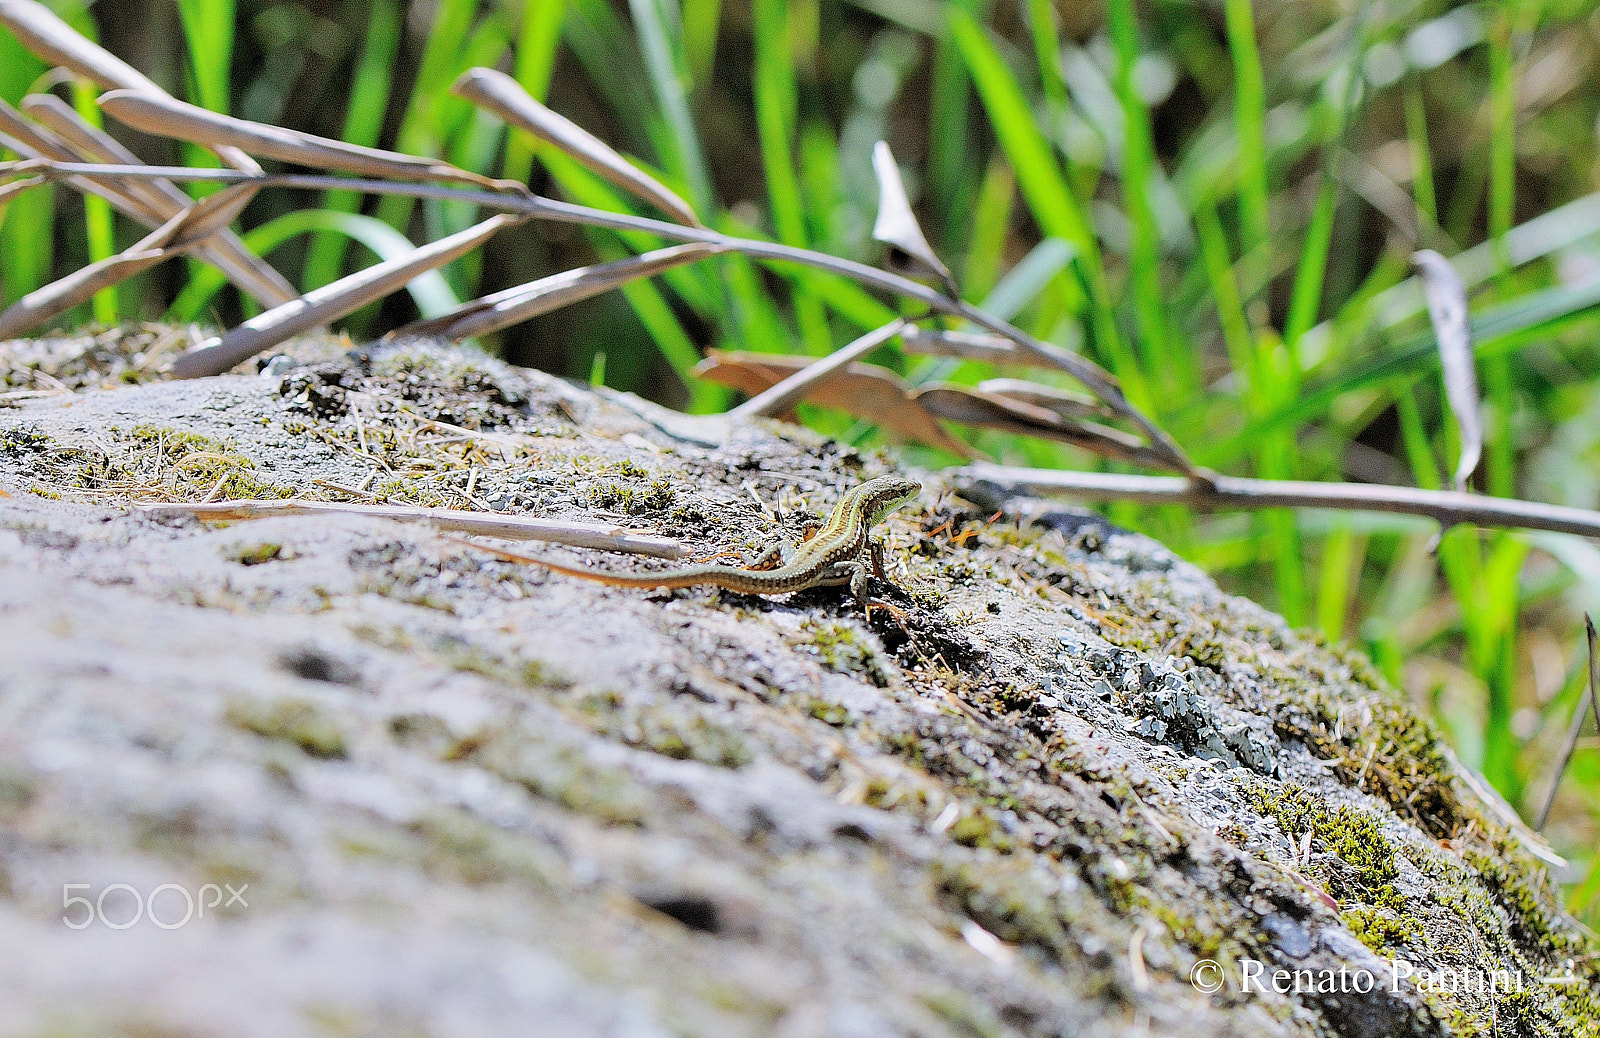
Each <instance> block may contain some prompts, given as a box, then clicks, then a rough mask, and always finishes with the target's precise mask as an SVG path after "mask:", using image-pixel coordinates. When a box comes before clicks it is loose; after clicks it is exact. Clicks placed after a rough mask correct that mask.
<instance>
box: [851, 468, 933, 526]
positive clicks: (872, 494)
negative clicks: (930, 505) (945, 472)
mask: <svg viewBox="0 0 1600 1038" xmlns="http://www.w3.org/2000/svg"><path fill="white" fill-rule="evenodd" d="M861 489H862V491H863V492H864V493H865V494H866V508H865V509H864V511H865V513H866V517H867V525H868V526H876V525H878V524H879V523H881V522H883V521H884V519H886V518H887V517H888V515H889V513H890V512H892V511H894V510H895V509H896V508H899V507H900V506H901V505H903V504H905V503H906V502H907V501H910V500H911V499H912V498H914V497H916V496H917V495H918V494H919V493H921V492H922V484H921V483H918V482H917V481H916V480H914V479H907V478H905V477H904V476H879V477H878V478H877V479H874V480H869V481H867V482H866V483H863V484H862V485H861Z"/></svg>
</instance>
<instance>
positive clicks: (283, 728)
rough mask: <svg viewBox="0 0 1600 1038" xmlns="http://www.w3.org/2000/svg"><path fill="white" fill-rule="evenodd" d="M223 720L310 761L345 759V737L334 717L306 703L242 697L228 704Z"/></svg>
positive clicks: (315, 705)
mask: <svg viewBox="0 0 1600 1038" xmlns="http://www.w3.org/2000/svg"><path fill="white" fill-rule="evenodd" d="M224 716H225V717H226V718H227V719H228V722H229V723H230V724H232V725H234V726H235V727H238V728H243V729H244V730H245V731H247V732H253V733H254V734H256V735H259V736H261V737H262V738H264V739H281V740H283V741H285V742H288V743H291V744H293V745H295V746H298V747H299V748H300V749H301V750H302V751H304V752H305V753H307V754H310V755H311V756H313V757H322V758H341V757H344V756H346V755H347V753H346V747H345V737H344V733H343V732H342V731H340V729H339V725H338V722H337V721H336V720H335V718H334V716H333V715H332V714H331V713H330V712H329V711H327V710H324V709H323V708H322V707H321V706H319V705H318V704H316V703H314V702H312V701H310V700H308V699H297V698H292V697H285V698H282V699H274V700H267V701H263V700H260V699H248V698H242V697H241V698H237V699H234V700H232V701H231V702H229V703H228V706H227V708H226V710H225V712H224Z"/></svg>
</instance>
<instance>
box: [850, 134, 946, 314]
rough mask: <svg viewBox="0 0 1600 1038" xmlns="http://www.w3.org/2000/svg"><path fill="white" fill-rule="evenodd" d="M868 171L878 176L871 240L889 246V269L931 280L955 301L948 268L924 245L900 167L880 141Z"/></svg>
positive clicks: (875, 147) (927, 245) (885, 145)
mask: <svg viewBox="0 0 1600 1038" xmlns="http://www.w3.org/2000/svg"><path fill="white" fill-rule="evenodd" d="M872 169H873V172H875V173H876V174H877V175H878V219H877V222H876V223H874V224H873V225H872V237H873V238H874V239H876V240H877V241H881V242H883V243H884V244H885V245H887V246H889V248H890V260H891V264H892V265H893V266H898V267H901V268H903V269H907V270H909V271H911V272H912V273H915V274H920V275H922V276H924V277H931V278H935V279H937V280H938V282H939V284H940V285H941V286H942V287H943V288H944V290H945V291H946V292H947V293H949V295H950V297H951V298H952V299H955V298H959V297H960V295H961V292H960V290H959V288H958V287H957V286H956V282H955V278H953V277H951V276H950V268H949V267H947V266H945V265H944V262H943V261H942V260H940V259H939V257H938V255H937V254H936V253H935V252H934V251H933V247H932V246H930V245H929V244H928V239H927V237H926V236H925V235H924V234H923V233H922V226H921V225H920V224H918V223H917V217H916V214H915V213H913V212H912V211H911V201H910V199H908V198H907V197H906V185H905V183H904V182H903V181H902V180H901V179H900V167H899V165H898V164H896V162H895V161H894V153H893V152H891V151H890V150H889V145H888V144H887V143H886V142H884V141H879V142H878V143H877V144H875V145H873V148H872Z"/></svg>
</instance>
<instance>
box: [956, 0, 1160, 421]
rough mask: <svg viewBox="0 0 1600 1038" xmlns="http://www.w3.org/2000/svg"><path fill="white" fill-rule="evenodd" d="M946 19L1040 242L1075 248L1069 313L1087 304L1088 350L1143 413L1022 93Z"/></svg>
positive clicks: (962, 25)
mask: <svg viewBox="0 0 1600 1038" xmlns="http://www.w3.org/2000/svg"><path fill="white" fill-rule="evenodd" d="M948 20H949V26H950V35H951V39H952V40H953V41H954V42H955V44H956V49H957V51H958V52H959V53H960V54H961V59H962V62H963V63H964V64H965V65H966V69H967V74H968V75H970V76H971V77H972V81H973V83H974V84H975V85H976V86H977V90H978V97H979V100H980V101H982V103H983V107H984V111H986V112H987V113H988V115H989V121H990V123H991V124H993V126H994V131H995V134H996V136H997V137H998V138H999V140H1000V147H1001V149H1002V150H1003V151H1004V152H1005V154H1006V158H1007V159H1008V160H1009V161H1010V163H1011V167H1012V169H1013V170H1015V171H1016V174H1017V183H1018V185H1019V186H1020V187H1021V189H1022V195H1023V197H1024V198H1025V199H1026V200H1027V202H1028V207H1029V210H1030V211H1031V212H1032V214H1033V218H1034V221H1035V222H1036V223H1037V224H1038V225H1039V228H1040V229H1041V230H1042V231H1043V232H1044V233H1045V234H1046V235H1047V236H1053V237H1058V238H1065V239H1066V240H1067V241H1070V242H1072V244H1073V245H1075V246H1076V247H1077V248H1078V250H1079V251H1078V262H1079V264H1080V265H1081V268H1082V276H1083V280H1084V282H1085V285H1086V288H1078V287H1077V286H1075V285H1073V283H1072V282H1071V281H1070V280H1069V281H1067V282H1066V284H1067V286H1069V287H1068V288H1067V289H1066V290H1067V291H1068V293H1069V296H1068V305H1069V307H1070V309H1072V310H1073V311H1074V312H1078V311H1081V310H1082V309H1083V307H1084V305H1085V304H1087V305H1088V309H1089V316H1090V323H1091V326H1092V327H1093V329H1094V336H1095V344H1096V346H1097V347H1098V348H1099V350H1100V351H1101V353H1102V356H1104V357H1105V359H1106V360H1107V362H1108V363H1109V364H1110V365H1111V367H1112V370H1113V371H1114V372H1115V373H1116V374H1117V376H1118V377H1119V378H1120V379H1121V380H1122V383H1123V390H1124V392H1126V393H1127V395H1128V398H1129V400H1130V401H1132V402H1133V404H1134V406H1136V407H1139V408H1141V409H1144V410H1149V409H1150V405H1151V400H1150V393H1149V391H1148V389H1147V387H1146V385H1145V379H1144V374H1143V372H1142V370H1141V369H1140V367H1139V364H1138V361H1137V359H1136V358H1135V357H1134V355H1133V354H1132V352H1131V351H1130V350H1129V349H1128V347H1127V345H1126V343H1124V342H1123V340H1122V336H1121V334H1120V333H1119V332H1118V331H1117V327H1116V321H1115V319H1114V317H1113V315H1112V312H1111V308H1110V303H1109V297H1110V290H1109V288H1108V287H1107V285H1106V279H1105V270H1104V267H1103V266H1102V265H1101V260H1100V250H1099V246H1098V245H1097V243H1096V242H1095V240H1094V236H1093V235H1092V233H1091V232H1090V229H1089V222H1088V219H1087V217H1086V216H1085V214H1084V210H1083V206H1082V205H1081V204H1080V203H1079V201H1078V199H1077V197H1076V196H1075V195H1074V194H1073V193H1072V189H1071V188H1070V187H1069V186H1068V185H1067V181H1066V178H1065V176H1064V175H1063V174H1062V171H1061V168H1060V167H1059V166H1058V165H1057V163H1056V160H1055V156H1054V155H1053V154H1052V153H1051V150H1050V145H1049V143H1048V142H1047V141H1046V140H1045V138H1044V135H1043V134H1041V133H1040V132H1039V128H1038V126H1036V125H1035V124H1034V122H1033V117H1032V114H1031V109H1030V107H1029V105H1028V101H1027V98H1026V97H1025V96H1024V94H1023V92H1022V88H1021V87H1020V86H1019V85H1018V83H1017V81H1016V78H1015V77H1014V76H1013V75H1012V73H1011V70H1010V69H1009V68H1008V67H1007V66H1006V63H1005V61H1004V59H1002V58H1001V57H1000V54H999V52H998V51H997V50H996V49H995V48H994V45H993V44H992V43H991V42H990V41H989V38H988V36H987V35H986V33H985V31H984V29H983V28H982V27H980V26H979V25H978V23H977V22H975V21H974V20H973V18H972V16H971V15H969V14H967V13H966V12H965V11H963V10H961V9H960V8H957V7H951V8H950V9H949V12H948Z"/></svg>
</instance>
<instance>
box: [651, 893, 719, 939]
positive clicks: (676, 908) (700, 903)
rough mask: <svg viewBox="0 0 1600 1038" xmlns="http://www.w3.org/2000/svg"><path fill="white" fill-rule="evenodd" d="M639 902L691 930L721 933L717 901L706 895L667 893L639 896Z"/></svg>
mask: <svg viewBox="0 0 1600 1038" xmlns="http://www.w3.org/2000/svg"><path fill="white" fill-rule="evenodd" d="M639 900H640V902H641V903H643V904H646V905H649V906H650V907H651V908H653V909H655V910H656V911H657V912H660V913H661V914H662V915H669V916H671V917H672V918H674V919H676V920H677V921H678V922H680V923H682V924H683V925H684V926H687V927H688V928H689V929H691V930H699V931H700V932H701V933H721V932H722V918H721V916H722V913H721V912H719V911H718V909H717V903H716V902H715V901H713V900H711V899H710V898H708V897H702V896H700V895H698V894H668V895H663V896H661V897H641V898H640V899H639Z"/></svg>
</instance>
